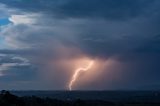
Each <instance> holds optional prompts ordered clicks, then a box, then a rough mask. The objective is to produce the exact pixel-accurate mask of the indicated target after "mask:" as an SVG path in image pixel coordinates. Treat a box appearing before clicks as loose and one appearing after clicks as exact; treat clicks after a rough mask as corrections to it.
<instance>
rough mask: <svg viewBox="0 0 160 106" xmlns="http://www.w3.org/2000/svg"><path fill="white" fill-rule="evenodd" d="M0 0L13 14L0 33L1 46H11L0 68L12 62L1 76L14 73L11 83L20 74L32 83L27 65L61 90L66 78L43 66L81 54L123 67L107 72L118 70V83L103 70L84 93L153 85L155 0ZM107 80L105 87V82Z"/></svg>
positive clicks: (155, 75) (156, 52)
mask: <svg viewBox="0 0 160 106" xmlns="http://www.w3.org/2000/svg"><path fill="white" fill-rule="evenodd" d="M0 2H1V3H4V4H5V5H7V8H8V9H13V10H14V13H10V15H9V16H10V21H12V24H9V25H8V26H5V27H4V28H3V30H2V31H1V33H0V34H1V35H2V36H3V37H4V38H5V42H6V43H7V44H8V45H9V46H10V47H11V48H14V49H11V48H7V49H5V50H2V49H1V50H0V54H4V55H5V56H4V55H1V56H0V58H1V59H0V65H2V64H4V63H5V64H6V63H16V65H15V64H14V66H13V64H12V66H10V67H11V69H10V70H8V71H5V73H6V75H13V74H14V73H17V74H16V75H15V76H14V77H13V76H12V77H10V78H8V80H9V79H10V80H12V78H13V79H14V78H15V77H17V78H16V81H18V80H21V78H22V77H23V76H25V74H27V75H29V76H31V77H29V78H31V79H32V78H33V77H34V76H36V75H35V73H34V70H36V69H34V68H33V67H32V65H33V66H35V67H36V68H37V70H38V69H39V70H42V69H43V70H44V71H45V72H47V71H48V70H49V71H51V70H53V76H55V77H54V78H53V79H52V80H55V81H53V82H54V84H55V85H54V84H53V86H52V87H53V88H57V89H58V88H64V86H63V85H64V83H65V80H67V79H69V78H68V77H69V75H67V76H65V77H64V73H62V72H60V71H61V70H62V69H61V68H60V69H59V67H57V66H56V65H57V64H56V65H54V66H55V67H54V69H48V68H44V67H46V65H47V64H49V63H50V62H53V61H54V62H55V61H58V60H59V59H62V58H65V59H66V58H67V59H71V58H75V57H77V56H79V55H80V54H85V55H87V56H90V57H93V58H103V59H104V60H107V59H109V58H112V59H114V60H116V61H119V62H120V63H122V64H123V65H124V67H123V69H120V68H119V67H118V66H115V67H118V68H115V69H114V70H113V72H114V71H115V70H120V71H121V72H122V73H121V74H123V75H122V76H121V79H118V80H115V79H114V78H113V79H112V78H111V79H108V77H106V76H107V74H108V73H107V72H104V74H103V76H102V77H101V78H100V79H99V80H98V81H95V84H90V85H89V86H86V89H87V88H88V89H90V88H92V87H93V86H94V87H95V86H96V85H97V84H98V85H99V88H97V89H100V88H102V89H103V88H104V89H107V88H111V89H116V88H117V89H118V88H127V89H136V88H137V87H140V86H147V84H148V86H149V85H152V84H155V85H156V84H157V85H158V84H159V82H158V81H159V77H158V75H159V69H160V67H159V59H160V55H159V52H160V43H159V42H160V37H159V34H160V32H159V27H160V24H159V22H160V20H159V19H160V14H159V13H160V9H159V5H160V2H159V0H114V1H113V0H102V1H99V0H90V1H86V0H46V1H44V0H12V1H10V0H2V1H0ZM16 15H17V16H16ZM32 21H33V22H32ZM15 56H16V57H21V58H26V59H28V60H29V62H30V64H31V66H24V65H22V63H23V62H24V60H23V59H20V58H13V57H15ZM18 64H21V65H18ZM32 68H33V69H32ZM20 70H22V71H20ZM27 70H28V71H27ZM106 70H107V69H106ZM111 71H112V70H111ZM32 72H33V73H34V74H33V76H32V75H31V73H32ZM115 72H116V71H115ZM60 74H63V75H60ZM21 76H22V77H21ZM57 76H59V77H63V78H64V80H62V79H61V81H57V79H58V80H60V79H59V78H57ZM7 77H9V76H3V77H1V80H2V81H3V79H4V80H7ZM23 78H24V79H23ZM23 78H22V80H28V79H29V78H27V77H23ZM108 80H109V82H108V83H110V86H109V85H106V84H105V81H106V82H107V81H108ZM112 82H113V83H112ZM93 89H94V88H93ZM95 89H96V87H95Z"/></svg>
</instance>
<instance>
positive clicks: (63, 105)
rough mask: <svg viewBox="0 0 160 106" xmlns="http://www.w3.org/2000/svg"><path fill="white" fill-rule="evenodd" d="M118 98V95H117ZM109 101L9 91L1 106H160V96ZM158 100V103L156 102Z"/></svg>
mask: <svg viewBox="0 0 160 106" xmlns="http://www.w3.org/2000/svg"><path fill="white" fill-rule="evenodd" d="M117 96H118V95H117ZM133 99H134V101H129V100H128V101H127V100H124V101H108V100H89V99H88V100H82V99H74V100H71V99H70V100H62V99H54V98H49V97H43V98H42V97H38V96H16V95H14V94H12V93H10V92H9V91H5V90H3V91H1V93H0V106H160V96H158V95H156V98H154V97H151V99H150V100H149V101H148V100H146V101H145V100H143V101H137V98H136V97H135V98H133ZM155 99H156V101H155Z"/></svg>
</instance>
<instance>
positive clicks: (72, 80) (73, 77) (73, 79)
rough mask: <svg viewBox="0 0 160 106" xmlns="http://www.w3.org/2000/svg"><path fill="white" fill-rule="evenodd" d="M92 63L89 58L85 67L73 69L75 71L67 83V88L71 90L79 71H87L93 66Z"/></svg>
mask: <svg viewBox="0 0 160 106" xmlns="http://www.w3.org/2000/svg"><path fill="white" fill-rule="evenodd" d="M93 64H94V61H93V60H91V61H90V62H89V64H88V65H87V67H80V68H78V69H76V70H75V72H74V74H73V76H72V79H71V81H70V83H69V90H72V86H73V84H74V83H75V82H76V80H77V79H78V76H79V74H80V72H81V71H83V72H84V71H88V70H89V69H90V68H91V67H92V66H93Z"/></svg>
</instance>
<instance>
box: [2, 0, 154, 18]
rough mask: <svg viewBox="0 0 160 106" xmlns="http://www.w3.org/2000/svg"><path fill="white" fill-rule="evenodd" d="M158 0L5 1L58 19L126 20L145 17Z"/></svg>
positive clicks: (25, 9)
mask: <svg viewBox="0 0 160 106" xmlns="http://www.w3.org/2000/svg"><path fill="white" fill-rule="evenodd" d="M155 1H156V0H134V1H133V0H114V1H113V0H102V1H101V2H99V0H92V1H86V0H76V1H75V0H66V1H63V0H54V1H51V0H47V1H43V0H27V1H25V0H18V1H17V0H13V1H9V0H5V1H1V2H2V3H5V4H7V5H9V6H12V7H15V8H19V9H22V10H24V11H30V12H45V13H48V14H51V15H53V16H56V17H62V18H63V17H69V18H87V17H88V18H91V17H92V18H104V19H105V18H106V19H110V20H113V19H114V20H124V19H128V18H134V17H136V16H139V15H144V14H145V13H147V11H148V7H149V6H152V4H153V3H154V2H155Z"/></svg>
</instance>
